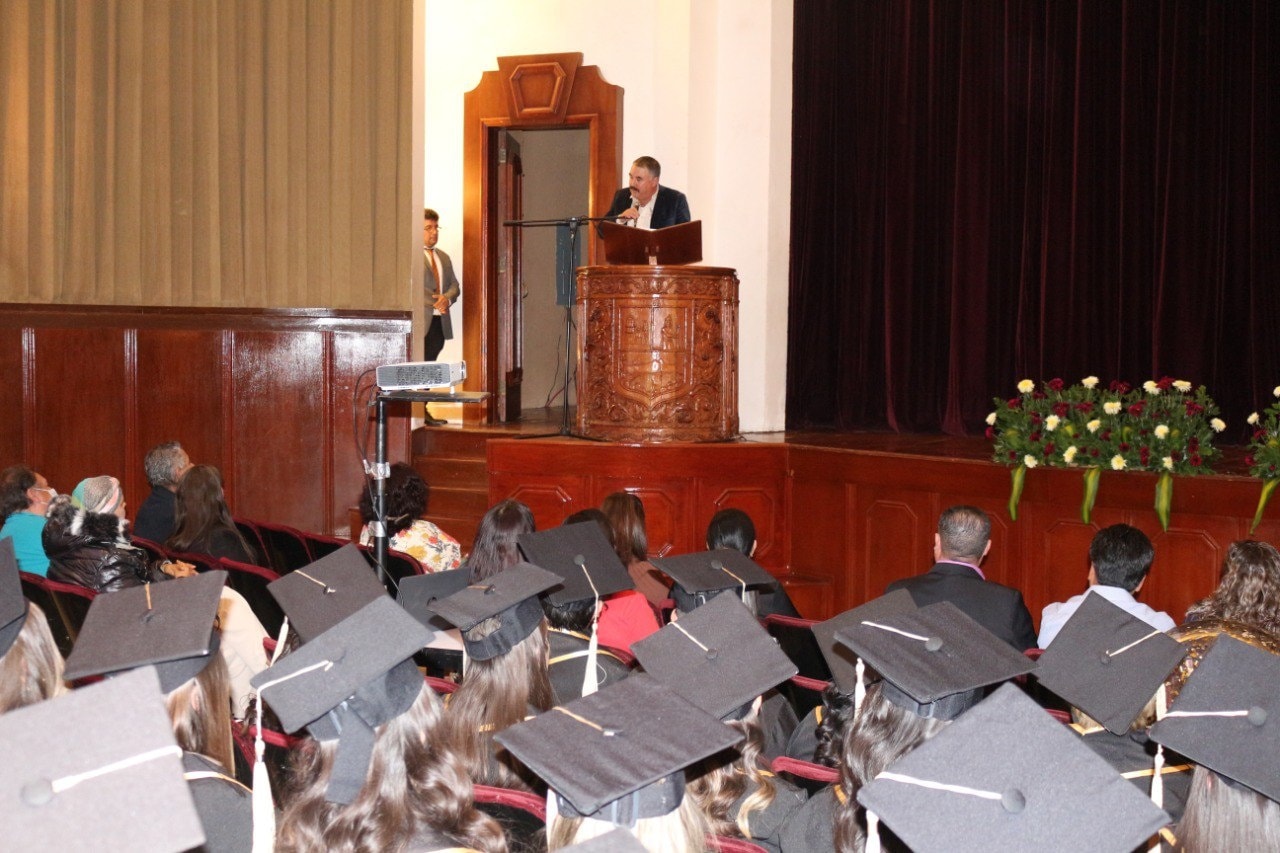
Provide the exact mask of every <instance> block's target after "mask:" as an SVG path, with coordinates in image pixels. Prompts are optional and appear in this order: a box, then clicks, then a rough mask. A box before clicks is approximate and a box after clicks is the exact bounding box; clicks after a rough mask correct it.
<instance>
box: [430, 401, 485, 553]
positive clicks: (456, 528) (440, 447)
mask: <svg viewBox="0 0 1280 853" xmlns="http://www.w3.org/2000/svg"><path fill="white" fill-rule="evenodd" d="M490 437H491V435H490V434H489V433H487V432H486V431H481V430H475V429H466V430H463V429H461V428H459V427H447V426H446V427H423V428H420V429H416V430H414V432H413V463H412V464H413V467H414V469H415V470H416V471H417V472H418V473H419V474H421V475H422V477H423V479H424V480H426V481H427V482H428V483H430V484H431V496H430V500H429V504H428V506H427V518H429V519H431V521H433V522H435V523H436V524H437V525H438V526H439V527H440V529H441V530H443V531H445V532H446V533H448V534H449V535H450V536H452V537H454V538H455V539H457V540H458V541H459V542H461V543H462V551H463V553H468V552H470V550H471V543H472V541H473V540H474V539H475V534H476V527H477V526H479V524H480V519H481V518H482V517H483V516H484V514H485V512H486V511H488V509H489V472H488V468H487V467H486V464H485V442H487V441H488V440H489V438H490Z"/></svg>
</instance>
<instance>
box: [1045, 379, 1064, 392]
mask: <svg viewBox="0 0 1280 853" xmlns="http://www.w3.org/2000/svg"><path fill="white" fill-rule="evenodd" d="M1045 384H1047V385H1048V386H1049V390H1050V391H1061V390H1062V380H1061V379H1050V380H1049V381H1048V382H1047V383H1045Z"/></svg>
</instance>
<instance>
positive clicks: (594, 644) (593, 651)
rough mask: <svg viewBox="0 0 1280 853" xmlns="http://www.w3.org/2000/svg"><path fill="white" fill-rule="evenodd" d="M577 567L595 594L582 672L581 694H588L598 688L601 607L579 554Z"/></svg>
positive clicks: (576, 561) (594, 585) (597, 594)
mask: <svg viewBox="0 0 1280 853" xmlns="http://www.w3.org/2000/svg"><path fill="white" fill-rule="evenodd" d="M574 562H575V563H577V565H578V567H579V568H581V569H582V574H583V575H585V576H586V578H587V583H589V584H591V592H592V593H593V594H594V596H595V609H594V610H593V611H592V613H591V639H590V641H588V643H587V668H586V670H585V671H584V672H583V673H582V695H583V696H590V695H591V694H592V693H595V692H596V691H597V690H599V689H600V673H599V671H598V669H597V666H598V664H597V661H598V660H599V658H600V637H599V626H600V611H601V610H602V609H603V607H601V604H600V591H599V590H597V589H596V582H595V581H593V580H592V579H591V573H590V572H588V571H587V567H586V564H585V563H584V561H583V559H582V557H581V556H579V557H577V558H575V559H574Z"/></svg>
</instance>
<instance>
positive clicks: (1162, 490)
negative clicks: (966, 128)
mask: <svg viewBox="0 0 1280 853" xmlns="http://www.w3.org/2000/svg"><path fill="white" fill-rule="evenodd" d="M1172 503H1173V475H1172V474H1170V473H1169V472H1168V471H1165V472H1163V473H1162V474H1161V475H1160V479H1159V480H1156V517H1157V518H1159V519H1160V527H1161V529H1162V530H1168V529H1169V507H1170V505H1171V504H1172Z"/></svg>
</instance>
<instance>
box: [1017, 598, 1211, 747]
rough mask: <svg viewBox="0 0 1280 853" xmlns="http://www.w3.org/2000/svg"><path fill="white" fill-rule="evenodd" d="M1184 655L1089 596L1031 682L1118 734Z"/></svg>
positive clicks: (1171, 642)
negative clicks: (1035, 681)
mask: <svg viewBox="0 0 1280 853" xmlns="http://www.w3.org/2000/svg"><path fill="white" fill-rule="evenodd" d="M1186 652H1187V650H1186V647H1185V646H1183V645H1182V644H1181V643H1179V642H1178V641H1177V640H1175V639H1173V638H1172V637H1170V636H1169V635H1168V634H1165V633H1164V632H1163V631H1161V630H1160V629H1158V628H1153V627H1151V626H1150V625H1148V624H1147V623H1146V622H1143V621H1142V620H1141V619H1139V618H1138V617H1136V616H1134V615H1132V614H1130V613H1126V612H1125V611H1124V610H1121V609H1120V608H1119V607H1116V606H1115V605H1114V604H1112V603H1111V602H1110V601H1107V599H1105V598H1103V597H1102V596H1101V595H1095V594H1092V593H1091V594H1089V595H1086V596H1085V597H1084V601H1083V602H1082V603H1081V605H1080V608H1079V609H1078V610H1077V611H1076V612H1075V613H1074V614H1072V616H1071V618H1070V619H1069V620H1067V624H1066V625H1064V626H1063V627H1062V630H1061V631H1060V632H1059V633H1058V636H1057V637H1055V638H1054V641H1053V643H1051V644H1050V645H1049V648H1047V649H1045V651H1044V654H1042V655H1041V656H1040V660H1039V661H1038V665H1037V667H1036V679H1037V680H1039V682H1040V683H1041V684H1042V685H1043V686H1044V687H1046V688H1048V689H1049V690H1052V691H1053V692H1054V693H1056V694H1058V695H1059V696H1061V697H1062V698H1063V699H1065V700H1067V701H1068V702H1070V703H1071V704H1072V705H1075V706H1076V707H1077V708H1079V709H1080V710H1082V711H1084V712H1085V713H1086V714H1088V715H1089V716H1090V717H1092V718H1093V719H1095V720H1097V721H1098V722H1099V723H1101V724H1102V725H1103V726H1104V727H1105V728H1106V729H1107V731H1109V732H1111V733H1112V734H1117V735H1119V734H1124V733H1125V732H1127V731H1129V726H1130V725H1131V724H1132V723H1133V720H1134V718H1135V717H1137V716H1138V714H1139V713H1141V711H1142V709H1143V707H1144V706H1145V705H1146V704H1147V702H1148V701H1150V699H1151V697H1152V696H1154V695H1155V692H1156V691H1157V690H1158V689H1159V688H1160V685H1161V684H1163V683H1164V679H1165V676H1167V675H1168V674H1169V673H1170V672H1172V671H1173V668H1174V667H1175V666H1177V665H1178V662H1179V661H1181V660H1182V658H1183V657H1185V656H1186Z"/></svg>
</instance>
